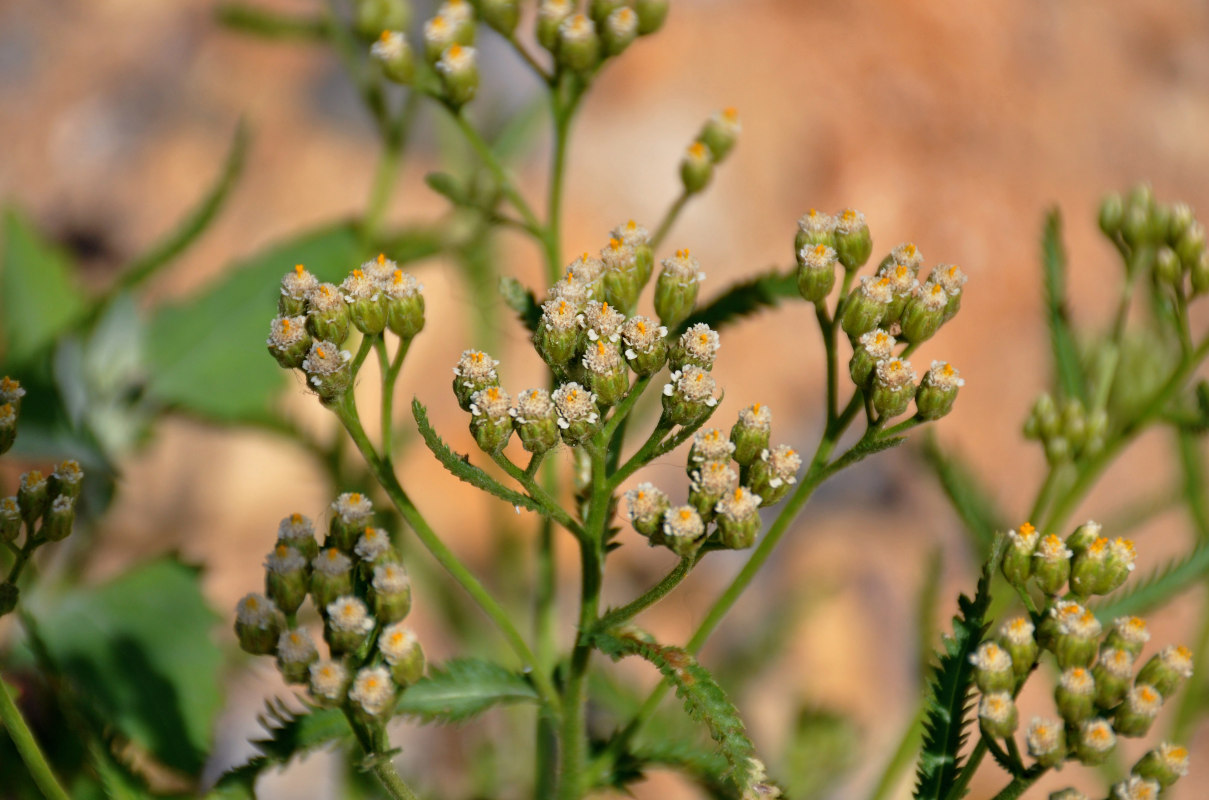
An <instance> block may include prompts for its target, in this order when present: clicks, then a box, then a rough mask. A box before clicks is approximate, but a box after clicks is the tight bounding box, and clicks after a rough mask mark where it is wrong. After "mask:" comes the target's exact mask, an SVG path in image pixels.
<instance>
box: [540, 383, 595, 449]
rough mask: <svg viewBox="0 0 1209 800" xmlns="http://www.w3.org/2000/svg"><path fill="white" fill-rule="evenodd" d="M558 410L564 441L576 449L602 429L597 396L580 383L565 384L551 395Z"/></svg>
mask: <svg viewBox="0 0 1209 800" xmlns="http://www.w3.org/2000/svg"><path fill="white" fill-rule="evenodd" d="M550 399H551V400H553V401H554V407H555V408H556V409H557V410H558V427H559V428H561V429H562V437H563V441H564V442H566V443H567V444H569V445H571V446H572V447H574V446H575V445H577V444H583V443H584V442H586V441H587V440H588V439H591V438H592V437H593V436H594V435H595V434H596V431H597V430H598V429H599V428H600V422H601V419H600V412H599V411H598V410H597V408H596V395H594V394H592V393H591V392H589V391H588V390H587V389H585V388H584V387H582V386H580V385H579V384H578V383H575V382H571V383H564V384H563V385H562V386H559V387H558V388H557V389H555V390H554V393H553V394H552V395H550Z"/></svg>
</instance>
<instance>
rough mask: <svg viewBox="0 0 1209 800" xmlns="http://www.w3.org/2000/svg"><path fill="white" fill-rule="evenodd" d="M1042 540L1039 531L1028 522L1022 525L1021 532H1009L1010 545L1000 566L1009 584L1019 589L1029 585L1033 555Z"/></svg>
mask: <svg viewBox="0 0 1209 800" xmlns="http://www.w3.org/2000/svg"><path fill="white" fill-rule="evenodd" d="M1040 538H1041V537H1040V534H1038V533H1037V529H1036V528H1034V527H1033V526H1032V525H1030V524H1029V523H1027V522H1024V523H1021V525H1020V528H1019V530H1010V531H1008V545H1007V549H1006V550H1005V551H1004V553H1003V563H1002V564H1001V565H1000V568H1001V569H1002V570H1003V577H1005V578H1007V581H1008V583H1010V584H1012V585H1013V586H1015V587H1017V588H1019V589H1023V588H1024V585H1025V584H1026V583H1028V579H1029V578H1030V577H1031V576H1032V574H1033V561H1034V559H1033V553H1034V552H1036V550H1037V540H1038V539H1040Z"/></svg>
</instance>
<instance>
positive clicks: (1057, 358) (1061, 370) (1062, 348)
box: [1041, 208, 1088, 403]
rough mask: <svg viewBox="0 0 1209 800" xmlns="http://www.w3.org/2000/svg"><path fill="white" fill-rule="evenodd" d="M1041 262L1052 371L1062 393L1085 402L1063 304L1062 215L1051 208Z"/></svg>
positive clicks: (1081, 376) (1064, 270)
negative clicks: (1052, 356) (1051, 353)
mask: <svg viewBox="0 0 1209 800" xmlns="http://www.w3.org/2000/svg"><path fill="white" fill-rule="evenodd" d="M1041 264H1042V266H1043V267H1044V271H1045V282H1044V286H1045V310H1046V318H1047V319H1048V321H1049V333H1050V347H1051V349H1052V351H1053V355H1054V371H1055V373H1056V377H1057V382H1058V386H1059V387H1061V389H1062V393H1063V395H1065V396H1066V397H1069V398H1078V399H1080V400H1082V401H1083V402H1084V403H1087V402H1088V397H1087V387H1086V386H1085V385H1084V380H1083V367H1082V365H1081V363H1080V361H1079V348H1078V347H1077V346H1076V345H1075V337H1074V335H1073V334H1072V333H1071V328H1070V314H1069V311H1068V310H1067V305H1066V252H1065V251H1064V250H1063V249H1062V215H1061V213H1059V211H1058V209H1056V208H1054V209H1051V210H1050V212H1049V213H1048V214H1046V215H1045V230H1044V232H1043V233H1042V236H1041Z"/></svg>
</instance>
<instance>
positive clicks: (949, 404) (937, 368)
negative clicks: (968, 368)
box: [866, 334, 966, 420]
mask: <svg viewBox="0 0 1209 800" xmlns="http://www.w3.org/2000/svg"><path fill="white" fill-rule="evenodd" d="M866 335H868V334H866ZM965 383H966V382H965V381H964V380H963V379H962V378H961V376H959V375H958V374H957V370H955V369H954V368H953V367H952V365H950V364H948V363H946V362H944V361H933V362H932V367H931V369H929V370H928V371H927V372H925V373H924V377H923V380H922V381H920V383H919V390H918V391H916V393H915V407H916V409H918V411H919V416H920V417H922V418H923V419H928V420H936V419H940V418H941V417H943V416H945V415H947V414H948V413H949V412H950V411H952V410H953V403H954V402H956V400H957V391H958V390H959V389H960V388H961V387H962V386H965Z"/></svg>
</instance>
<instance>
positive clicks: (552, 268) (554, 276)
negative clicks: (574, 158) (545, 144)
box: [545, 86, 582, 284]
mask: <svg viewBox="0 0 1209 800" xmlns="http://www.w3.org/2000/svg"><path fill="white" fill-rule="evenodd" d="M581 96H582V91H581V90H579V89H577V88H575V87H574V86H573V87H572V89H571V93H570V96H569V97H568V98H567V100H566V102H564V101H562V100H561V99H560V98H559V91H558V87H554V88H553V90H552V91H551V92H550V110H551V113H552V114H553V116H554V149H553V151H552V153H551V156H550V185H549V187H548V189H547V194H546V227H545V231H546V235H545V249H546V280H547V281H548V282H549V283H551V284H552V283H554V282H556V281H557V280H558V279H559V276H561V275H562V269H563V259H562V205H563V185H564V184H565V183H566V172H567V150H568V147H569V145H570V135H569V134H570V132H571V121H572V120H573V119H574V117H575V111H576V108H577V107H578V105H579V98H580V97H581Z"/></svg>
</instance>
